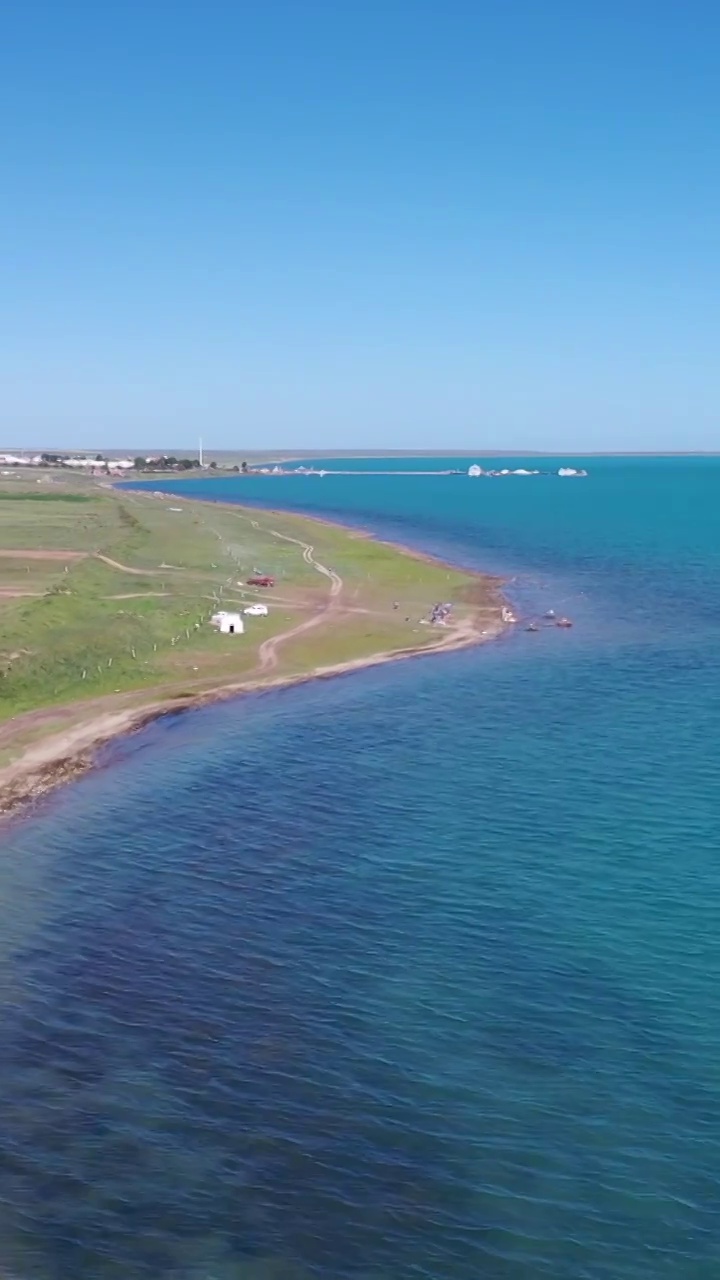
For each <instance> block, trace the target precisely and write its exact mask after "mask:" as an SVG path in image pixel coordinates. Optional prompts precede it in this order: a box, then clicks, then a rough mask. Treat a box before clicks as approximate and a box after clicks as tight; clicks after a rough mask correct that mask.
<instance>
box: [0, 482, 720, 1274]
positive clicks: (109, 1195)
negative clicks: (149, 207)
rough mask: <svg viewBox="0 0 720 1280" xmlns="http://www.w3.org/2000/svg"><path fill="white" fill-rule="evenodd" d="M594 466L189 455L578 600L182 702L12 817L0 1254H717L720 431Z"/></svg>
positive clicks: (262, 1265)
mask: <svg viewBox="0 0 720 1280" xmlns="http://www.w3.org/2000/svg"><path fill="white" fill-rule="evenodd" d="M570 461H571V462H572V460H570ZM343 465H346V464H345V463H343ZM358 465H360V464H358ZM432 465H433V466H437V465H438V464H437V463H435V462H434V463H433V464H432ZM512 465H517V466H522V465H523V463H522V461H514V463H513V464H512ZM587 465H588V467H589V469H590V473H591V474H590V475H589V477H588V478H587V479H586V480H559V479H557V478H552V477H547V478H545V477H537V478H530V477H528V478H519V477H518V478H508V479H506V480H497V481H485V480H479V481H476V480H469V479H467V478H465V477H458V478H450V477H400V476H398V477H393V476H383V477H377V478H370V477H360V476H357V477H353V476H343V477H326V478H325V479H323V480H319V479H317V478H316V479H310V478H308V479H300V478H293V479H288V480H285V479H282V480H277V481H276V480H261V479H257V480H239V481H236V482H232V481H231V482H203V481H200V482H197V483H193V484H191V485H188V487H187V488H185V487H183V490H182V491H183V492H187V493H188V495H190V493H195V494H196V495H199V494H204V495H205V496H210V497H220V496H225V495H226V494H227V495H228V497H229V498H231V499H234V500H238V501H239V500H249V501H252V502H254V503H257V504H258V505H261V506H262V505H264V506H268V507H272V506H287V507H294V508H295V509H299V510H306V511H308V512H310V513H312V512H316V513H318V514H324V515H327V516H329V517H331V518H340V519H346V520H347V521H349V522H355V523H357V524H362V525H364V526H366V527H368V528H370V529H372V530H374V531H376V532H378V533H379V534H380V535H381V536H391V535H392V536H394V537H396V538H397V539H398V540H399V541H404V542H407V543H409V544H412V545H416V546H421V547H422V548H423V549H425V550H428V551H432V552H435V553H436V554H439V555H443V556H446V557H449V558H451V559H454V560H456V561H457V562H459V563H462V564H467V565H471V566H473V567H478V568H487V569H489V570H493V571H501V572H504V573H506V574H507V575H509V577H510V578H511V579H512V581H511V583H510V586H509V590H510V592H511V594H512V595H513V597H514V599H515V600H516V601H517V602H518V604H519V606H520V607H522V608H523V609H525V610H526V611H528V612H538V613H539V612H543V611H544V610H545V609H547V608H550V607H552V608H556V609H557V610H558V611H562V612H565V613H568V614H569V615H571V616H572V617H573V618H574V620H575V624H576V625H575V627H574V629H573V630H572V631H571V632H568V633H563V632H560V631H555V630H553V629H549V630H543V631H541V632H540V633H539V634H536V635H528V634H525V633H524V632H522V631H518V632H517V633H516V634H515V635H514V636H513V637H511V638H510V639H505V640H502V641H500V642H498V643H497V644H493V645H491V646H488V647H486V648H483V649H477V650H471V651H465V652H461V653H457V654H448V655H444V656H437V657H428V658H421V659H418V660H411V661H409V662H407V663H403V664H398V665H395V666H391V667H387V668H378V669H376V670H368V671H365V672H361V673H359V674H356V675H353V676H350V677H344V678H340V679H338V680H335V681H332V682H327V683H322V684H318V685H306V686H302V687H298V688H295V689H289V690H284V691H278V692H273V693H269V694H264V695H262V696H254V697H249V698H245V699H242V700H236V701H233V702H229V703H226V704H220V705H217V706H210V707H206V708H203V709H202V710H199V711H196V712H193V713H190V714H188V715H182V716H173V717H168V718H166V719H165V720H163V721H161V722H158V723H156V724H154V725H152V726H150V727H149V728H147V729H146V730H144V731H143V732H142V733H141V734H140V735H138V736H137V737H135V738H132V739H129V740H127V741H126V742H123V743H119V744H117V745H116V746H114V747H112V748H111V749H110V750H109V751H107V752H106V753H105V755H104V758H103V763H104V767H102V768H101V769H99V770H98V771H97V772H95V773H94V774H91V775H89V776H88V777H86V778H84V779H83V780H82V781H81V782H80V783H78V784H76V785H74V786H72V787H69V788H67V789H66V790H64V791H62V792H60V793H58V794H57V795H56V796H55V797H53V798H52V799H51V800H50V801H49V802H48V803H47V804H46V805H45V806H44V807H43V808H42V809H41V810H40V811H39V812H38V814H37V815H35V816H34V817H32V818H30V819H27V820H25V821H23V822H21V823H15V824H14V825H13V826H12V827H11V828H9V829H8V830H7V831H5V832H4V833H3V837H4V838H3V844H2V849H1V851H0V956H2V961H3V964H2V970H1V973H2V977H1V979H0V1109H1V1113H2V1116H3V1136H2V1143H1V1144H0V1272H1V1271H2V1266H3V1264H4V1263H5V1264H7V1266H8V1267H9V1268H10V1270H11V1271H15V1272H17V1274H18V1275H19V1276H22V1277H24V1278H25V1280H35V1278H37V1280H46V1278H48V1280H103V1277H127V1280H136V1278H138V1280H139V1278H140V1277H159V1278H160V1277H176V1278H178V1280H182V1278H184V1280H203V1278H205V1280H211V1278H215V1280H241V1278H242V1277H244V1278H245V1280H261V1277H267V1278H268V1280H269V1278H270V1277H273V1280H282V1277H283V1276H286V1277H288V1280H290V1277H295V1278H296V1280H298V1277H301V1276H303V1275H309V1276H317V1277H320V1280H333V1278H338V1277H347V1278H349V1280H350V1278H355V1280H370V1277H373V1278H374V1280H381V1277H384V1278H385V1280H415V1278H416V1277H432V1278H433V1280H436V1278H437V1280H439V1278H441V1277H442V1278H443V1280H444V1278H447V1280H477V1278H478V1277H488V1278H492V1280H535V1278H536V1277H538V1278H539V1277H547V1278H548V1280H549V1278H551V1277H552V1278H553V1280H639V1278H642V1280H656V1278H658V1277H664V1276H667V1277H668V1278H670V1277H672V1280H711V1277H714V1276H715V1275H716V1267H717V1256H718V1249H719V1248H720V1227H719V1226H718V1223H719V1222H720V1216H719V1214H720V1191H719V1186H718V1176H717V1170H718V1161H719V1160H720V942H719V941H718V927H717V919H718V907H717V900H718V892H719V890H720V854H719V853H718V820H717V800H716V794H715V793H716V777H717V772H718V763H719V756H720V743H719V736H720V730H719V727H718V726H719V725H720V719H719V712H720V681H719V680H718V676H717V653H718V641H719V640H720V505H719V504H718V503H717V493H718V491H719V490H720V463H718V462H717V461H715V460H703V461H699V460H683V459H672V460H670V459H668V460H657V461H651V460H649V461H638V460H616V461H612V460H590V461H589V462H588V464H587ZM154 487H158V488H159V487H161V486H160V485H159V484H156V485H154ZM169 487H170V488H172V485H170V486H169Z"/></svg>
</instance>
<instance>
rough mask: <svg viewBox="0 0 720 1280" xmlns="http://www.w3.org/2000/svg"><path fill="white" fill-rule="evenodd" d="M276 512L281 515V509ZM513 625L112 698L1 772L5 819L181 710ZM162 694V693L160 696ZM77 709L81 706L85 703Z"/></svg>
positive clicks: (0, 811)
mask: <svg viewBox="0 0 720 1280" xmlns="http://www.w3.org/2000/svg"><path fill="white" fill-rule="evenodd" d="M223 505H228V506H231V507H234V506H235V505H236V504H234V503H228V504H223ZM264 514H266V515H272V514H273V512H268V511H267V509H266V510H265V512H264ZM274 514H281V513H280V512H277V511H276V512H275V513H274ZM282 514H285V513H282ZM288 514H294V513H288ZM310 519H312V520H313V521H317V523H322V524H326V525H331V526H333V527H334V528H336V529H339V530H342V531H343V532H344V533H346V534H348V535H349V536H353V534H354V535H355V536H357V537H361V538H368V539H373V540H374V541H378V542H383V543H384V545H386V546H392V547H393V548H394V549H395V550H397V551H402V552H404V553H405V554H407V555H410V556H412V557H414V558H415V559H420V560H426V561H430V562H432V563H435V564H443V565H448V562H447V561H445V560H442V559H441V558H440V557H435V556H432V555H429V554H427V553H424V552H422V551H416V550H415V549H414V548H412V547H405V546H402V545H400V544H398V543H394V542H388V541H386V540H384V539H379V538H378V539H374V538H373V535H372V534H371V533H369V532H368V531H366V530H364V529H361V528H355V527H354V526H349V525H344V524H340V523H339V522H336V521H332V520H326V519H324V518H323V517H315V516H312V517H310ZM448 567H449V568H455V566H450V565H448ZM468 572H472V571H468ZM477 576H478V577H480V576H481V575H479V574H478V575H477ZM483 576H489V575H483ZM500 585H501V584H500V580H499V579H498V580H497V597H498V610H499V612H501V610H502V606H503V604H504V603H505V601H504V600H503V598H502V595H501V591H500ZM506 626H507V624H506V623H504V622H502V621H499V620H498V622H497V623H496V624H493V625H488V622H487V619H485V621H484V623H483V624H482V625H481V623H480V620H479V618H478V617H475V618H471V619H468V620H466V621H465V622H464V623H462V624H460V625H458V626H455V627H452V628H448V629H447V631H445V632H443V633H442V634H441V635H440V637H439V638H438V640H437V642H436V643H434V644H423V645H410V646H408V647H405V648H402V649H393V650H389V651H386V652H384V651H380V652H378V653H375V654H370V655H368V656H367V657H363V658H357V659H352V660H349V661H345V662H338V663H333V664H330V665H328V666H322V667H315V668H312V669H310V670H308V671H305V672H301V673H297V674H293V675H287V676H273V677H269V678H268V677H267V676H264V677H263V676H261V677H259V678H249V679H245V680H241V681H232V682H227V681H226V682H223V683H222V684H218V685H217V686H215V687H212V688H209V689H207V688H206V689H202V690H199V691H198V692H197V693H186V694H175V695H168V696H165V697H155V698H153V696H152V693H151V692H147V693H146V695H145V696H146V699H147V700H146V701H144V702H142V703H141V704H140V705H134V706H127V705H122V704H123V703H124V702H125V703H126V702H127V700H128V697H132V696H133V695H127V694H121V695H118V697H117V698H116V699H112V698H108V699H105V700H104V701H105V702H108V703H110V704H111V705H110V706H108V707H107V709H105V708H103V710H98V708H95V709H94V710H93V711H91V713H90V714H89V716H88V718H87V719H85V720H81V721H80V722H79V723H78V724H75V725H73V726H68V727H67V728H64V729H63V730H62V731H61V732H56V733H52V732H50V733H48V734H47V736H43V737H42V738H41V740H40V741H39V742H37V743H35V744H33V745H32V746H30V747H28V748H27V749H26V750H25V751H24V752H23V754H22V755H21V756H19V757H18V759H17V760H14V761H12V762H11V763H10V764H8V765H5V766H3V767H0V818H2V817H8V816H10V815H17V814H18V813H19V812H20V811H21V810H23V809H25V808H27V807H28V806H31V805H32V804H33V803H34V802H35V801H37V800H39V799H41V798H42V797H44V796H46V795H47V794H48V793H49V792H51V791H53V790H55V789H56V788H57V787H59V786H62V785H64V784H65V783H67V782H71V781H73V780H74V779H76V778H78V777H80V776H81V775H82V774H84V773H86V772H87V771H88V770H89V769H91V768H93V766H94V764H95V761H96V756H97V752H98V751H99V749H100V748H101V747H104V746H106V745H107V744H108V743H110V742H112V741H113V740H115V739H117V738H120V737H124V736H126V735H128V734H131V733H135V732H137V731H138V730H140V729H142V728H144V727H145V725H147V724H149V723H151V722H152V721H154V720H157V719H159V718H160V717H162V716H164V715H168V714H170V713H173V714H177V712H178V711H189V710H193V709H194V708H197V707H202V706H205V705H207V704H209V703H212V702H217V701H220V700H223V699H226V698H231V697H238V696H241V695H243V694H249V693H261V692H265V691H270V690H274V689H281V688H289V687H291V686H293V685H297V684H305V683H308V682H309V681H314V680H324V679H331V678H332V677H336V676H342V675H348V674H350V673H351V672H353V671H359V670H363V669H365V668H368V667H375V666H382V665H386V664H387V663H390V662H400V661H404V660H406V659H408V658H416V657H422V656H423V655H425V654H426V655H431V654H437V653H449V652H452V651H455V650H458V649H464V648H468V647H469V646H472V645H477V644H482V643H485V642H487V641H490V640H494V639H496V638H497V637H498V636H499V635H501V634H502V633H503V632H504V631H505V629H506ZM158 692H160V691H159V690H158ZM138 696H141V695H138ZM113 702H114V703H115V705H114V706H113V705H112V703H113ZM75 705H76V706H78V707H79V706H80V705H81V704H75ZM53 711H54V709H47V713H46V714H47V716H48V718H49V719H52V713H53ZM31 717H40V718H41V719H42V717H43V709H42V708H39V709H38V711H36V712H28V713H27V716H22V717H18V720H19V721H20V722H21V724H20V725H18V726H17V727H22V723H23V722H24V723H25V724H27V722H28V720H30V718H31ZM9 727H10V726H9V724H6V725H4V726H2V728H3V729H4V730H5V735H4V736H6V735H7V733H8V729H9ZM13 736H14V735H13V732H12V730H10V741H12V737H13Z"/></svg>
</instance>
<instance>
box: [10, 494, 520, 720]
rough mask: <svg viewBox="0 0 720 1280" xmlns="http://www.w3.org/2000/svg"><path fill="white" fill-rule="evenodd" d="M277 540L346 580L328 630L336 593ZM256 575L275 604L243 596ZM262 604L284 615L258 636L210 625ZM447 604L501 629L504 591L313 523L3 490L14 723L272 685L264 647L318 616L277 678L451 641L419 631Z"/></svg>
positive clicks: (178, 501) (259, 628)
mask: <svg viewBox="0 0 720 1280" xmlns="http://www.w3.org/2000/svg"><path fill="white" fill-rule="evenodd" d="M38 480H39V481H40V483H41V484H43V488H42V490H41V491H38V489H36V488H35V485H36V484H37V483H38ZM45 485H47V487H45ZM31 486H32V487H31ZM273 531H276V532H277V533H280V534H283V535H285V537H287V538H296V539H298V540H299V541H301V542H303V543H310V544H312V546H313V547H314V552H313V554H314V557H315V559H317V560H318V561H320V562H321V563H323V564H324V565H327V566H329V567H331V568H332V569H333V570H335V572H336V573H338V574H339V575H340V576H341V577H342V579H343V589H342V592H341V594H340V597H339V598H338V600H337V601H336V602H335V605H336V608H335V611H334V612H333V613H329V614H328V615H327V617H325V616H324V610H325V609H326V608H327V605H328V593H329V587H330V583H329V581H328V579H327V578H326V577H324V576H323V575H321V574H320V573H318V571H317V570H316V569H315V568H313V566H312V565H311V564H308V563H307V562H306V560H305V559H304V558H303V549H302V547H300V546H297V545H295V544H294V543H291V542H287V541H284V540H282V539H280V538H278V537H276V536H275V534H274V532H273ZM101 557H106V559H102V558H101ZM108 561H113V562H114V563H113V564H111V563H108ZM256 570H257V571H259V572H262V573H267V574H271V575H273V577H275V579H276V587H275V589H274V590H272V591H268V592H263V591H262V590H261V589H255V590H253V589H251V588H248V587H247V586H246V585H244V584H245V579H246V578H247V577H248V576H250V575H251V574H252V573H253V572H254V571H256ZM255 599H262V600H263V601H264V602H266V603H267V604H268V605H269V607H270V615H269V617H268V618H247V619H246V632H245V635H243V636H238V637H235V636H221V635H220V634H218V633H217V632H216V631H215V630H214V629H213V628H212V627H211V626H210V625H209V618H210V616H211V614H212V613H214V612H215V611H216V610H217V609H218V608H221V607H233V606H235V607H237V608H243V607H244V606H245V605H247V604H250V603H252V602H253V600H255ZM439 599H443V600H454V601H456V602H458V611H459V614H460V616H461V617H462V615H463V613H468V612H470V611H477V610H478V609H480V610H484V611H485V614H486V615H487V621H488V623H489V624H490V623H492V622H493V621H495V620H496V619H497V616H498V610H499V603H498V597H497V592H496V587H495V584H494V582H492V581H491V580H486V581H485V582H483V580H482V579H478V578H477V577H471V576H470V575H467V574H464V573H461V572H455V571H453V570H451V569H448V568H446V567H445V566H443V565H439V564H432V563H429V562H427V561H423V560H421V559H416V558H413V557H411V556H409V555H406V554H404V553H402V552H400V551H398V550H397V549H395V548H391V547H388V546H385V545H383V544H381V543H376V542H373V541H371V540H369V539H367V538H364V537H362V536H357V535H355V534H353V533H352V532H348V531H345V530H341V529H337V528H333V527H331V526H327V525H323V524H319V523H316V522H313V521H311V520H308V519H304V518H302V517H299V516H294V515H286V514H277V515H276V514H268V513H265V512H262V513H261V512H255V511H247V510H244V509H242V508H235V507H229V506H228V507H224V506H219V505H217V504H211V503H201V502H197V501H192V500H190V501H188V500H185V499H184V498H167V497H166V498H160V497H156V496H153V494H152V491H151V489H149V491H148V493H147V494H146V493H139V492H127V493H125V492H119V491H116V490H112V489H110V488H107V487H104V486H101V485H98V484H97V483H94V482H93V481H91V480H88V479H86V478H84V477H74V476H69V477H67V479H66V478H65V477H64V476H63V477H58V475H57V473H55V475H54V476H53V477H52V478H50V479H45V478H44V477H42V476H40V477H34V483H33V481H30V480H25V481H24V482H22V481H21V480H19V479H18V477H17V476H13V477H12V478H11V479H9V480H0V721H2V720H5V721H7V720H8V719H10V718H12V717H15V716H18V715H20V714H21V713H23V712H27V711H31V710H34V709H37V708H43V707H46V708H52V707H60V706H66V705H71V704H78V703H79V702H85V701H87V700H90V699H93V698H98V697H100V696H105V695H108V694H116V693H128V692H132V691H137V692H138V694H139V695H143V694H147V695H149V694H150V693H151V692H152V693H153V694H154V693H155V691H161V692H162V693H163V694H168V695H172V693H173V692H192V691H197V692H202V691H203V690H209V689H212V688H215V687H218V686H219V685H221V684H223V683H230V682H234V681H235V680H241V679H242V678H243V677H246V676H250V675H257V674H258V669H259V668H258V650H259V647H260V645H261V643H262V641H263V640H266V639H268V638H269V637H271V636H278V635H280V634H282V633H284V632H286V631H288V630H289V629H290V628H293V627H295V626H297V625H298V624H299V623H301V622H303V620H305V619H310V618H313V617H315V616H317V615H318V613H323V617H322V618H321V619H320V622H319V625H317V626H313V629H312V630H311V631H308V632H306V633H305V634H304V635H301V636H298V637H296V638H291V639H289V640H288V641H287V642H284V643H282V644H281V645H280V646H279V647H278V649H277V663H276V665H275V666H274V667H273V672H272V674H273V676H283V675H293V674H299V673H302V672H305V671H308V670H312V669H313V668H314V667H316V666H326V665H330V664H332V663H334V662H342V661H349V660H353V659H356V658H363V657H368V656H370V655H371V654H373V653H375V652H377V651H378V650H388V649H402V648H406V647H408V646H409V645H422V644H425V643H431V642H433V641H435V640H437V635H436V633H435V632H434V630H433V629H432V628H430V627H426V626H422V625H421V624H420V619H421V618H422V617H423V616H425V615H426V614H427V612H428V610H429V608H430V607H431V606H432V604H433V603H434V602H435V601H436V600H439ZM395 604H397V605H398V607H397V608H394V605H395Z"/></svg>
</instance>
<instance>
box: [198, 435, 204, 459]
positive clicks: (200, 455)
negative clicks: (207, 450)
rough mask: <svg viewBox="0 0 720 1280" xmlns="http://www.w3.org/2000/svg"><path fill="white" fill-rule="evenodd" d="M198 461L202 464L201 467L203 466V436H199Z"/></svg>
mask: <svg viewBox="0 0 720 1280" xmlns="http://www.w3.org/2000/svg"><path fill="white" fill-rule="evenodd" d="M198 460H199V462H200V466H202V464H203V452H202V436H198Z"/></svg>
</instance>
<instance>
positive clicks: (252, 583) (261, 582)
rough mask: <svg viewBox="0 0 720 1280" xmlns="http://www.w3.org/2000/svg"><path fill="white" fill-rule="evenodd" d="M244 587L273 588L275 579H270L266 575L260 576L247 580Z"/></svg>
mask: <svg viewBox="0 0 720 1280" xmlns="http://www.w3.org/2000/svg"><path fill="white" fill-rule="evenodd" d="M246 585H247V586H248V587H274V586H275V579H274V578H270V577H269V576H268V575H267V574H262V575H260V576H258V577H255V578H248V580H247V584H246Z"/></svg>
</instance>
